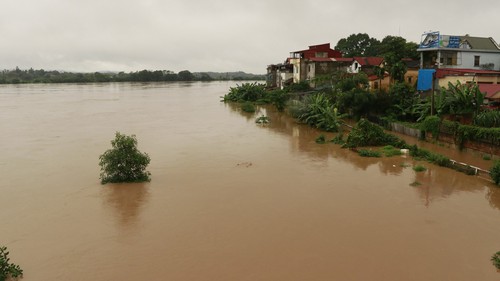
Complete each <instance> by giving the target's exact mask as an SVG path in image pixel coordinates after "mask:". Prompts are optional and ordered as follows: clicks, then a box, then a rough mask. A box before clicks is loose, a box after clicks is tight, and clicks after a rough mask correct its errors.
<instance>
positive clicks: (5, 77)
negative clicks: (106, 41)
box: [0, 68, 264, 84]
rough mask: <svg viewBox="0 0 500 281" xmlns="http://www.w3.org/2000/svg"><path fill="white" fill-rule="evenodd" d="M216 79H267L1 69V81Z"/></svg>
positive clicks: (229, 74) (205, 74) (232, 74)
mask: <svg viewBox="0 0 500 281" xmlns="http://www.w3.org/2000/svg"><path fill="white" fill-rule="evenodd" d="M212 80H252V81H255V80H264V76H263V75H253V74H247V73H244V72H227V73H216V72H200V73H191V72H190V71H189V70H183V71H180V72H179V73H175V72H173V71H169V70H155V71H151V70H141V71H135V72H129V73H125V72H119V73H113V72H92V73H74V72H62V71H55V70H53V71H45V70H43V69H39V70H34V69H33V68H30V69H29V70H21V69H19V68H16V69H15V70H3V71H0V84H19V83H95V82H162V81H212Z"/></svg>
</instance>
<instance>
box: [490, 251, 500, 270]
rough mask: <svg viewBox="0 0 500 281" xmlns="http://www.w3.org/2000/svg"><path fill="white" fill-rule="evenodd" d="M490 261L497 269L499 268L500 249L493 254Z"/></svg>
mask: <svg viewBox="0 0 500 281" xmlns="http://www.w3.org/2000/svg"><path fill="white" fill-rule="evenodd" d="M491 262H492V263H493V265H494V266H495V267H496V268H497V269H500V251H499V252H496V253H495V254H493V256H492V257H491Z"/></svg>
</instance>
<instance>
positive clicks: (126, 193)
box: [102, 183, 149, 227]
mask: <svg viewBox="0 0 500 281" xmlns="http://www.w3.org/2000/svg"><path fill="white" fill-rule="evenodd" d="M102 195H103V200H104V204H105V205H106V206H107V207H108V208H109V209H111V211H112V212H113V213H114V217H115V218H116V221H117V222H118V223H119V225H121V226H123V227H126V226H129V225H131V224H134V223H136V222H137V221H138V220H139V215H140V212H141V209H142V208H143V207H144V205H145V204H146V203H147V201H148V199H149V187H148V185H147V184H145V183H127V184H107V185H106V186H103V194H102Z"/></svg>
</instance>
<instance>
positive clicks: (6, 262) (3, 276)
mask: <svg viewBox="0 0 500 281" xmlns="http://www.w3.org/2000/svg"><path fill="white" fill-rule="evenodd" d="M22 275H23V270H22V269H21V267H19V265H17V264H13V263H11V262H10V258H9V252H8V251H7V247H4V246H1V247H0V281H5V280H7V278H10V279H11V280H12V279H17V278H18V277H21V276H22Z"/></svg>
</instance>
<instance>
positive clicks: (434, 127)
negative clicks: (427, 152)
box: [420, 116, 441, 139]
mask: <svg viewBox="0 0 500 281" xmlns="http://www.w3.org/2000/svg"><path fill="white" fill-rule="evenodd" d="M440 123H441V119H440V118H439V117H437V116H427V117H426V118H425V119H424V121H422V123H421V124H420V129H421V130H423V131H426V132H430V133H432V137H433V138H434V139H437V138H438V136H439V125H440Z"/></svg>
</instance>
